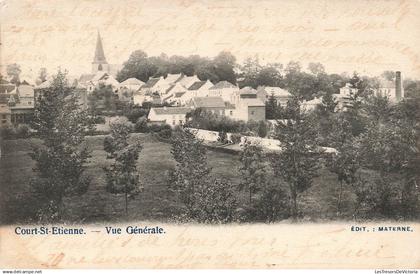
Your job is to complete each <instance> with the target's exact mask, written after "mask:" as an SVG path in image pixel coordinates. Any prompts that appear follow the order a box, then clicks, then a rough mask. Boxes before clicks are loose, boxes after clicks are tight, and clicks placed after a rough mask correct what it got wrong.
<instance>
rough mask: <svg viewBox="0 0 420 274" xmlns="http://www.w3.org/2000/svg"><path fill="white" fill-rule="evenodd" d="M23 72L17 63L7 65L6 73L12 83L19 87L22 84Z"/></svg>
mask: <svg viewBox="0 0 420 274" xmlns="http://www.w3.org/2000/svg"><path fill="white" fill-rule="evenodd" d="M21 72H22V70H21V69H20V66H19V65H18V64H16V63H14V64H10V65H7V68H6V73H7V75H8V76H9V77H10V83H12V84H15V85H19V84H20V73H21Z"/></svg>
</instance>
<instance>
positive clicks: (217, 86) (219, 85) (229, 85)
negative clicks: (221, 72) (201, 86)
mask: <svg viewBox="0 0 420 274" xmlns="http://www.w3.org/2000/svg"><path fill="white" fill-rule="evenodd" d="M223 88H236V86H235V85H234V84H232V83H230V82H228V81H220V82H218V83H217V84H215V85H214V86H212V87H211V88H210V89H223Z"/></svg>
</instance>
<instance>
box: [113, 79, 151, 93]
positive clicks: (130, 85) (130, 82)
mask: <svg viewBox="0 0 420 274" xmlns="http://www.w3.org/2000/svg"><path fill="white" fill-rule="evenodd" d="M144 84H145V83H144V82H143V81H140V80H139V79H137V78H128V79H127V80H125V81H122V82H121V83H120V85H119V87H120V89H123V88H126V89H128V90H131V91H137V90H139V89H140V87H141V86H143V85H144Z"/></svg>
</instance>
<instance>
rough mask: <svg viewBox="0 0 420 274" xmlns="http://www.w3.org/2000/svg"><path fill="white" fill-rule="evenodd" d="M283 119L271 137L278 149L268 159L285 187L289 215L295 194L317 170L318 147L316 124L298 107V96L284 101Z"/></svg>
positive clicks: (294, 209) (294, 212) (295, 212)
mask: <svg viewBox="0 0 420 274" xmlns="http://www.w3.org/2000/svg"><path fill="white" fill-rule="evenodd" d="M286 111H287V113H288V115H289V119H288V120H287V123H280V122H279V123H277V125H276V133H275V138H276V139H277V140H279V141H280V148H281V151H280V152H279V153H277V154H275V156H274V157H273V159H272V161H271V163H272V166H273V169H274V173H275V175H276V176H277V177H280V178H282V179H283V180H284V181H285V182H286V183H287V184H288V187H289V191H290V197H291V202H292V205H291V215H292V217H293V218H294V219H296V218H297V216H298V204H297V199H298V195H299V194H300V193H302V192H304V191H305V190H306V189H308V188H309V187H310V186H311V183H312V179H313V177H314V176H316V174H317V168H318V158H319V149H318V144H317V132H316V127H315V125H314V122H313V121H312V119H309V117H308V115H307V114H306V113H305V112H304V111H303V110H302V109H301V107H300V102H299V99H298V98H297V97H296V96H294V97H293V98H292V99H291V100H289V101H288V103H287V106H286Z"/></svg>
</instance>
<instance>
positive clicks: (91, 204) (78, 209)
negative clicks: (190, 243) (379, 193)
mask: <svg viewBox="0 0 420 274" xmlns="http://www.w3.org/2000/svg"><path fill="white" fill-rule="evenodd" d="M134 138H139V139H140V140H141V141H142V143H143V150H142V152H141V156H140V159H139V161H138V169H139V171H140V174H141V178H142V181H143V183H144V191H143V192H142V193H141V194H140V195H138V196H137V197H136V198H135V199H134V200H130V202H129V214H128V215H125V212H124V196H123V195H115V194H110V193H107V192H106V191H105V174H104V171H103V169H102V168H103V167H104V166H106V165H108V164H109V163H110V162H109V160H107V159H106V155H105V152H104V151H103V146H102V144H103V139H104V136H92V137H88V139H87V143H88V145H89V147H90V149H91V150H92V158H91V159H90V163H89V166H88V170H87V174H88V175H89V176H91V178H92V182H91V184H90V186H89V190H88V191H87V193H85V194H84V195H81V196H76V197H67V198H66V199H65V201H64V209H63V211H64V213H63V214H64V219H65V220H66V222H68V223H73V222H109V221H113V222H114V221H126V220H150V221H170V220H171V219H172V217H173V216H174V215H176V214H177V213H179V212H180V210H181V208H182V204H181V203H180V202H179V201H178V200H177V195H176V193H174V192H173V191H171V190H169V189H168V187H167V181H166V171H167V170H169V169H170V168H172V167H174V165H175V162H174V160H173V158H172V156H171V154H170V145H169V144H167V143H162V142H159V141H158V140H156V139H155V138H154V137H153V136H151V135H143V134H136V135H135V136H134ZM33 142H35V140H33V139H18V140H8V141H3V143H2V156H1V158H0V187H1V190H0V210H1V211H0V219H1V223H3V224H6V223H21V222H22V223H24V222H32V219H31V218H32V217H33V216H34V212H35V209H36V203H37V200H36V199H35V198H34V197H33V195H32V194H31V193H30V187H29V182H30V180H31V178H33V176H34V173H33V171H32V168H33V164H34V163H33V161H32V160H31V159H30V157H29V156H28V152H29V151H30V149H31V144H32V143H33ZM208 160H209V164H210V165H211V167H212V168H213V170H212V172H213V174H215V175H216V176H218V177H223V178H229V179H231V181H232V183H233V184H235V185H236V184H238V182H239V180H240V175H239V172H238V165H239V157H238V156H237V155H232V154H228V153H223V152H216V151H210V150H209V151H208ZM337 193H338V184H337V182H336V177H335V176H334V175H333V174H331V173H329V172H327V171H325V170H320V176H319V177H318V178H316V179H315V181H314V183H313V186H312V187H311V188H310V189H308V190H307V191H306V192H305V193H304V194H303V195H302V197H301V198H300V209H301V210H302V212H303V213H304V216H305V219H306V220H312V221H318V220H325V219H331V218H334V217H335V204H336V200H335V199H336V197H337ZM237 195H238V200H239V207H244V206H246V205H247V202H248V201H247V197H248V195H247V193H245V192H243V193H241V192H238V193H237ZM353 200H354V195H353V194H351V193H350V192H349V191H348V190H346V191H345V193H344V201H343V207H344V209H345V210H346V211H347V217H349V216H350V215H351V213H350V212H351V211H352V207H353V206H354V205H353Z"/></svg>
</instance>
